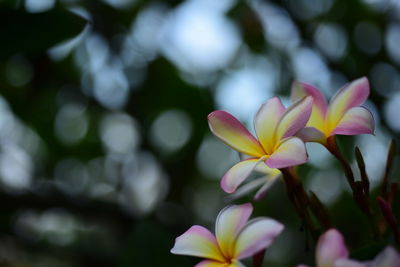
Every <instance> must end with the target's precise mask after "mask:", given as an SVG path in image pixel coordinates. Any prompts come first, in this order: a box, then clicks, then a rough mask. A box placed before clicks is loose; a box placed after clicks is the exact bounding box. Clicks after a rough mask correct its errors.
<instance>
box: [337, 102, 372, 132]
mask: <svg viewBox="0 0 400 267" xmlns="http://www.w3.org/2000/svg"><path fill="white" fill-rule="evenodd" d="M374 129H375V122H374V118H373V117H372V114H371V112H370V111H369V110H368V109H366V108H364V107H354V108H351V109H349V110H348V111H347V112H346V113H345V114H344V116H343V118H342V119H341V120H340V122H339V124H338V125H337V126H336V128H335V129H334V130H333V132H332V133H331V135H334V134H343V135H357V134H373V133H374Z"/></svg>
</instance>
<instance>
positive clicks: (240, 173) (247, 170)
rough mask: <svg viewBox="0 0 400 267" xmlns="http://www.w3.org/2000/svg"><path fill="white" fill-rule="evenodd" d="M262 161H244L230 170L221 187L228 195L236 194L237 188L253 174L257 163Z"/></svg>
mask: <svg viewBox="0 0 400 267" xmlns="http://www.w3.org/2000/svg"><path fill="white" fill-rule="evenodd" d="M260 161H262V159H258V158H256V159H254V158H253V159H247V160H243V161H241V162H239V163H237V164H235V165H233V167H232V168H230V169H229V170H228V171H227V172H226V173H225V174H224V176H223V177H222V180H221V187H222V189H223V190H224V191H225V192H227V193H233V192H235V190H236V188H237V187H238V186H239V185H240V184H241V183H242V182H243V181H244V180H245V179H246V178H247V177H248V176H249V175H250V174H251V172H252V171H253V170H254V168H255V167H256V165H257V163H259V162H260Z"/></svg>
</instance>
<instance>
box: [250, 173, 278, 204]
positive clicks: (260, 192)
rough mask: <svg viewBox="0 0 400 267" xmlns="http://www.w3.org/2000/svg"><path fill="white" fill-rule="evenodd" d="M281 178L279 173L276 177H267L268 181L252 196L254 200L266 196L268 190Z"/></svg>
mask: <svg viewBox="0 0 400 267" xmlns="http://www.w3.org/2000/svg"><path fill="white" fill-rule="evenodd" d="M280 176H281V174H280V173H279V174H278V175H275V176H272V177H268V181H267V182H265V183H264V185H263V186H262V187H261V188H260V189H259V190H258V191H257V193H256V194H255V196H254V200H260V199H262V198H263V197H265V196H266V195H267V192H268V190H269V189H270V188H271V187H272V186H273V185H274V184H275V182H276V181H277V180H278V178H279V177H280Z"/></svg>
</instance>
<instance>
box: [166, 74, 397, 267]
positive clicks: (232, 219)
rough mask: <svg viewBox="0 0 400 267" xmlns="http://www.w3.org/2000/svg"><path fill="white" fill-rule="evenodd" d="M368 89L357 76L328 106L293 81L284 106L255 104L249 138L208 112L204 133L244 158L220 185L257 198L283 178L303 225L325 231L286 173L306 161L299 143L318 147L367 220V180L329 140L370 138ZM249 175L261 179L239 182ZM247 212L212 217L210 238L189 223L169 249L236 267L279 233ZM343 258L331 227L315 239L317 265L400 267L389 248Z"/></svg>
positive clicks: (315, 204)
mask: <svg viewBox="0 0 400 267" xmlns="http://www.w3.org/2000/svg"><path fill="white" fill-rule="evenodd" d="M369 91H370V89H369V83H368V80H367V78H365V77H363V78H360V79H357V80H355V81H353V82H351V83H349V84H347V85H346V86H344V87H343V88H342V89H340V90H339V91H338V92H337V93H336V95H335V96H334V97H333V98H332V99H331V100H330V102H329V104H328V102H327V100H326V99H325V97H324V96H323V94H322V93H321V92H320V91H319V90H318V89H316V88H315V87H313V86H312V85H309V84H306V83H301V82H294V83H293V85H292V91H291V100H292V104H291V105H290V106H289V107H285V106H284V105H283V104H282V102H281V100H280V99H279V98H278V97H274V98H271V99H269V100H267V101H266V102H265V103H264V104H263V105H262V106H261V107H260V109H259V110H258V112H257V114H256V116H255V118H254V128H255V136H254V135H253V134H251V133H250V132H249V131H248V130H247V129H246V128H245V127H244V126H243V124H242V123H240V122H239V121H238V120H237V119H236V118H235V117H234V116H232V115H231V114H229V113H227V112H225V111H221V110H217V111H214V112H212V113H211V114H209V116H208V124H209V127H210V130H211V132H212V133H213V134H214V135H215V136H216V137H217V138H219V139H220V140H221V141H222V142H224V143H225V144H227V145H228V146H230V147H231V148H233V149H234V150H236V151H238V152H240V153H241V154H243V158H244V159H243V160H241V161H239V162H238V163H236V164H235V165H234V166H232V167H231V168H230V169H229V170H228V171H227V172H226V173H225V174H224V175H223V177H222V179H221V188H222V189H223V190H224V191H225V192H226V193H229V194H232V193H233V194H232V195H233V196H234V197H233V198H235V197H238V196H242V195H244V194H246V193H248V192H249V191H251V190H254V189H256V188H257V187H259V189H258V191H257V192H256V194H255V197H254V199H255V200H259V199H261V198H262V197H263V196H264V195H265V194H266V193H267V190H268V189H269V188H270V187H271V185H272V184H274V183H275V181H277V180H279V178H281V177H283V178H284V181H285V183H286V187H287V191H288V195H289V198H290V199H291V201H292V203H293V205H294V206H295V208H296V211H297V212H298V215H299V216H300V218H301V220H303V223H304V224H305V225H306V226H308V227H309V228H310V230H311V231H315V229H316V228H315V227H314V226H313V220H311V219H310V218H311V213H314V216H315V217H317V219H318V220H319V222H320V224H321V225H322V226H324V227H325V229H327V228H330V226H329V225H330V223H329V222H327V220H326V218H324V217H326V216H325V215H324V213H325V212H326V211H325V210H324V207H323V205H322V203H320V202H319V200H318V199H317V198H316V196H315V195H313V197H312V198H310V197H309V196H308V194H307V193H306V192H305V191H304V189H303V188H302V185H301V181H300V179H299V178H298V177H296V174H295V173H296V172H295V170H294V169H293V167H294V166H297V165H300V164H303V163H305V162H307V159H308V155H307V151H306V146H305V142H318V143H320V144H322V145H324V146H325V147H326V148H327V149H328V150H329V151H330V152H331V153H332V154H333V155H334V156H335V157H336V158H337V159H338V160H339V161H340V163H341V164H342V167H343V169H344V172H345V174H346V177H347V178H348V181H349V183H350V186H351V188H352V190H353V196H354V199H355V200H356V203H357V204H358V205H359V207H360V208H361V209H362V210H363V211H364V212H365V214H366V215H368V216H372V214H371V212H370V209H369V204H368V196H369V195H368V190H369V187H368V186H369V184H368V179H367V178H365V177H364V179H363V181H361V182H355V181H354V175H353V173H352V170H351V167H350V164H348V163H347V162H346V160H345V159H344V158H343V156H342V155H341V153H340V151H339V150H338V148H337V146H336V142H335V136H336V135H358V134H373V133H374V119H373V116H372V114H371V112H370V111H369V110H368V109H366V108H365V107H363V106H361V105H362V104H363V103H364V102H365V101H366V99H367V98H368V95H369ZM360 157H361V159H359V160H360V161H359V163H360V164H361V166H362V164H363V162H362V156H359V158H360ZM253 171H258V172H261V173H263V175H264V176H263V177H261V178H259V179H256V180H253V181H251V182H248V183H246V184H244V185H243V183H244V181H245V180H246V179H247V178H248V177H249V176H250V174H251V173H252V172H253ZM382 201H383V200H382ZM385 203H386V202H385ZM387 203H389V202H387ZM388 205H389V204H388ZM252 210H253V207H252V205H251V204H249V203H247V204H243V205H231V206H228V207H226V208H224V209H223V210H222V211H221V212H220V213H219V215H218V217H217V220H216V225H215V236H214V235H213V234H212V233H211V232H210V231H208V230H207V229H206V228H204V227H202V226H197V225H195V226H192V227H191V228H190V229H189V230H187V231H186V232H185V233H184V234H182V235H181V236H179V237H178V238H176V241H175V245H174V247H173V248H172V250H171V252H172V253H174V254H181V255H190V256H196V257H201V258H205V260H203V261H201V262H200V263H199V264H197V265H196V266H209V267H212V266H243V264H242V263H241V262H240V260H242V259H243V258H246V257H250V256H253V255H255V254H257V253H259V252H260V251H263V250H264V249H265V248H266V247H268V246H269V245H270V244H271V243H272V242H273V241H274V240H275V238H277V236H278V235H279V234H280V233H281V232H282V231H283V228H284V226H283V225H282V224H281V223H279V222H277V221H275V220H273V219H270V218H266V217H262V218H256V219H252V220H250V221H249V218H250V215H251V213H252ZM310 210H311V211H310ZM386 211H387V212H386V215H385V214H384V217H385V218H389V217H390V216H391V213H390V212H391V210H390V208H387V209H386ZM348 254H349V253H348V250H347V247H346V245H345V243H344V238H343V237H342V235H341V234H340V233H339V232H338V231H337V230H335V229H330V230H328V231H326V232H325V233H324V234H323V235H321V236H320V238H319V240H318V243H317V249H316V265H317V266H318V267H329V266H332V267H340V266H343V267H344V266H388V267H399V262H400V256H399V254H398V253H397V252H396V250H395V249H394V248H392V247H387V248H386V249H385V250H384V251H383V252H381V253H380V254H379V255H378V256H377V257H376V258H375V259H374V260H373V261H371V262H365V263H362V262H357V261H355V260H351V259H349V258H348ZM254 266H256V265H254ZM260 266H261V265H260ZM299 266H304V265H299Z"/></svg>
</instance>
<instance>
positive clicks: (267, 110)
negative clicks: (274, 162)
mask: <svg viewBox="0 0 400 267" xmlns="http://www.w3.org/2000/svg"><path fill="white" fill-rule="evenodd" d="M284 112H285V107H284V106H283V105H282V102H281V100H280V99H279V98H278V97H274V98H271V99H269V100H268V101H267V102H265V103H264V104H263V105H262V106H261V108H260V109H259V110H258V112H257V114H256V116H255V119H254V127H255V129H256V133H257V136H258V140H259V141H260V143H261V145H262V146H263V148H264V150H265V151H266V152H267V153H272V149H273V147H274V145H275V144H274V133H275V129H276V127H277V126H278V123H279V120H280V119H281V117H282V115H283V113H284Z"/></svg>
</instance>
